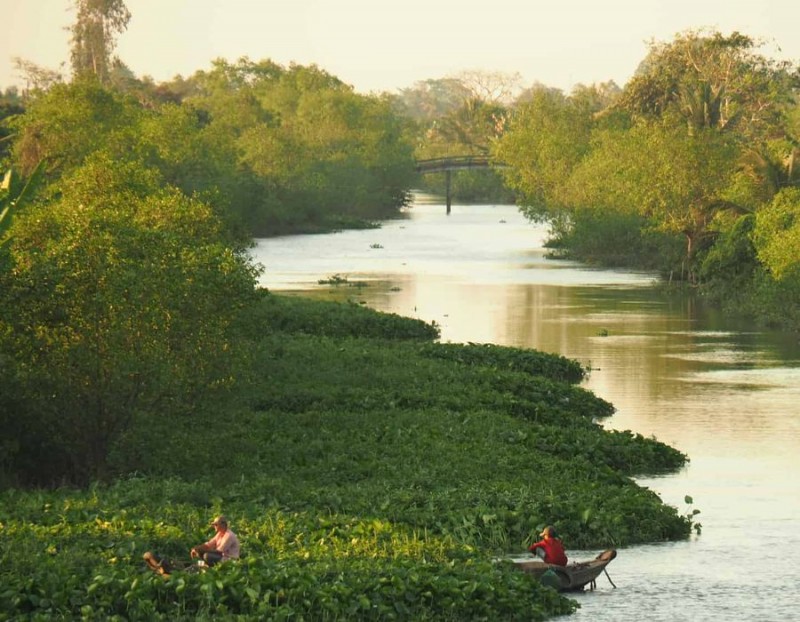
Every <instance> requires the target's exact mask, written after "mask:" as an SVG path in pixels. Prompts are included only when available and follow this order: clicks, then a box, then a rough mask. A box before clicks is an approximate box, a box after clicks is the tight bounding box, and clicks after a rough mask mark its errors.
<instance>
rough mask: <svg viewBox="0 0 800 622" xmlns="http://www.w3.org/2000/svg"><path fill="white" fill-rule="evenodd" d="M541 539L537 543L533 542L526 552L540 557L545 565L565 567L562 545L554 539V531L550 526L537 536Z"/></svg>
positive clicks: (565, 561)
mask: <svg viewBox="0 0 800 622" xmlns="http://www.w3.org/2000/svg"><path fill="white" fill-rule="evenodd" d="M539 535H540V536H542V539H541V540H539V542H534V543H533V544H531V545H530V546H529V547H528V550H529V551H530V552H531V553H533V554H534V555H536V556H537V557H542V555H544V557H543V559H544V561H545V563H546V564H556V565H557V566H566V565H567V556H566V554H565V553H564V545H563V544H561V540H560V539H559V538H558V537H556V531H555V529H553V528H552V527H551V526H550V525H548V526H547V527H545V528H544V529H543V530H542V533H540V534H539Z"/></svg>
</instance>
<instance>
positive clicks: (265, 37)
mask: <svg viewBox="0 0 800 622" xmlns="http://www.w3.org/2000/svg"><path fill="white" fill-rule="evenodd" d="M125 3H126V6H127V7H128V9H129V10H130V12H131V15H132V17H131V20H130V23H129V24H128V30H127V31H125V32H124V33H122V35H120V36H119V37H118V39H117V50H116V53H117V55H118V56H119V57H120V58H121V59H122V60H123V61H124V62H125V63H126V64H127V65H128V66H129V67H130V68H131V69H132V70H133V72H134V73H135V74H136V75H137V76H140V77H141V76H145V75H147V76H151V77H152V78H153V79H154V80H155V81H156V82H161V81H165V80H169V79H171V78H173V77H174V76H176V75H182V76H184V77H188V76H190V75H191V74H192V73H194V72H195V71H197V70H201V69H203V70H206V69H209V68H210V66H211V61H212V60H213V59H214V58H225V59H227V60H229V61H235V60H237V59H238V58H240V57H242V56H248V57H249V58H250V59H251V60H254V61H257V60H263V59H271V60H272V61H274V62H276V63H279V64H281V65H284V66H286V65H288V64H289V63H292V62H294V63H298V64H301V65H310V64H316V65H317V66H319V67H320V68H322V69H324V70H326V71H328V72H329V73H331V74H333V75H334V76H336V77H338V78H340V79H341V80H342V81H344V82H346V83H347V84H351V85H352V86H353V87H354V88H355V90H356V91H358V92H360V93H369V92H381V91H389V92H396V91H398V90H399V89H402V88H406V87H411V86H413V85H414V83H415V82H417V81H420V80H427V79H438V78H444V77H447V76H451V75H456V74H458V73H460V72H462V71H482V72H502V73H507V74H513V73H519V74H521V76H522V78H523V86H530V85H531V84H533V83H534V82H540V83H542V84H545V85H547V86H550V87H556V88H560V89H562V90H564V91H565V92H569V91H570V90H571V89H572V87H573V86H574V85H576V84H586V85H589V84H593V83H597V82H606V81H608V80H614V81H615V82H616V83H617V84H618V85H619V86H624V85H625V83H626V82H627V81H628V80H629V79H630V78H631V77H632V75H633V72H634V71H635V70H636V67H637V66H638V64H639V62H640V61H641V60H642V59H643V58H644V57H645V55H646V53H647V50H648V47H647V43H648V42H649V41H652V40H655V41H659V42H668V41H671V40H673V38H674V37H675V35H676V34H678V33H681V32H685V31H686V30H690V29H692V30H696V29H709V28H710V29H715V30H718V31H720V32H722V33H723V34H730V33H731V32H733V31H735V30H738V31H739V32H742V33H744V34H747V35H749V36H751V37H753V38H756V39H763V40H766V42H767V45H766V46H765V47H763V48H762V49H761V52H762V53H763V54H765V55H766V56H768V57H770V58H774V59H780V60H790V61H792V62H794V63H800V34H798V33H799V32H800V31H799V30H798V26H800V1H798V0H126V2H125ZM72 4H73V3H72V1H71V0H0V88H5V87H8V86H12V85H18V86H21V85H22V82H21V80H20V78H19V76H18V75H16V72H15V69H14V65H13V61H12V58H13V57H15V56H19V57H22V58H24V59H25V60H28V61H32V62H34V63H36V64H38V65H41V66H44V67H47V68H50V69H59V67H60V66H61V65H62V63H63V71H64V73H65V74H66V75H67V76H68V75H69V33H68V32H67V31H66V30H65V27H67V26H69V25H70V24H71V23H72V22H73V21H74V15H75V14H74V12H73V11H72V10H70V7H71V6H72Z"/></svg>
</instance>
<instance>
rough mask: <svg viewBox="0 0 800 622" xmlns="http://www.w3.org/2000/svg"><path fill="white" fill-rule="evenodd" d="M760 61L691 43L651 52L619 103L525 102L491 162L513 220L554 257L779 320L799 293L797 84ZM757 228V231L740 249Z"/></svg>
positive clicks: (747, 49)
mask: <svg viewBox="0 0 800 622" xmlns="http://www.w3.org/2000/svg"><path fill="white" fill-rule="evenodd" d="M757 49H758V48H757V45H756V43H755V42H754V41H753V40H752V39H750V38H749V37H747V36H744V35H742V34H739V33H732V34H731V35H729V36H724V35H722V34H720V33H716V32H710V33H698V32H687V33H684V34H682V35H679V36H677V37H676V38H675V40H674V41H672V42H669V43H664V44H655V43H654V44H653V45H652V47H651V50H650V53H649V54H648V56H647V58H645V59H644V61H643V62H642V63H641V65H640V67H639V70H638V71H637V74H636V75H635V76H634V78H633V79H632V80H631V81H630V82H629V83H628V84H626V85H625V87H624V88H623V89H622V90H621V91H620V92H616V93H614V92H602V91H601V89H598V88H597V87H593V90H594V91H595V92H594V94H591V93H590V92H589V91H587V89H577V90H576V91H575V92H574V93H572V94H571V95H570V96H565V95H563V94H561V93H559V92H553V91H548V90H544V89H542V90H539V91H538V92H535V93H533V94H532V96H531V97H530V98H529V100H528V101H526V102H524V103H521V104H520V105H519V106H518V107H516V108H515V109H514V110H513V111H512V112H513V114H512V115H511V118H510V121H509V124H508V129H507V131H506V132H504V133H503V135H502V136H501V137H500V138H499V140H498V141H496V143H495V149H494V155H495V157H497V158H498V159H500V160H502V161H503V162H505V163H507V164H508V165H509V167H508V168H506V169H503V172H504V174H505V176H506V179H507V181H508V183H509V184H510V185H511V186H512V187H514V188H516V189H517V190H518V191H519V192H520V193H521V195H522V197H523V199H522V202H523V204H524V205H523V210H524V211H525V212H526V214H527V215H528V216H530V217H531V218H536V219H540V220H545V221H549V222H551V223H553V224H554V232H555V234H556V239H555V240H554V246H556V247H559V248H560V249H562V252H566V253H568V254H571V255H572V256H574V257H576V258H579V259H584V260H592V261H596V262H599V263H606V264H612V265H628V266H642V267H648V268H656V269H659V270H661V271H663V272H664V273H665V274H669V276H670V280H683V281H685V282H687V283H689V284H691V285H693V286H697V287H698V288H699V290H700V291H701V292H702V293H705V294H707V295H709V296H710V297H713V298H715V299H717V300H719V301H724V302H725V303H727V304H728V305H729V308H735V309H738V310H739V311H746V312H748V313H750V314H751V315H755V316H757V317H759V316H760V317H761V318H767V319H770V320H778V319H779V316H780V315H781V312H780V311H778V310H777V308H776V306H775V304H776V301H777V300H778V299H780V300H782V301H787V302H788V301H789V300H792V299H793V295H794V294H793V292H794V293H796V292H797V291H798V290H799V289H800V287H798V285H797V276H796V275H794V276H793V275H792V272H791V271H789V272H785V271H784V264H787V265H791V264H793V263H794V262H796V261H797V258H798V254H797V248H796V244H792V243H791V239H792V237H791V236H792V234H791V233H790V231H791V224H790V223H791V221H792V219H793V218H794V216H793V214H796V213H797V212H798V210H800V203H798V201H797V195H796V193H793V192H792V190H793V189H792V188H791V187H792V186H797V184H798V183H800V177H798V170H799V169H798V167H797V165H796V162H797V158H798V154H800V151H799V150H798V143H799V142H800V133H799V132H798V129H799V128H800V126H798V117H799V116H800V103H799V101H798V99H797V94H798V88H799V87H800V82H798V76H799V75H800V73H798V69H797V67H796V66H793V65H792V64H790V63H785V62H777V61H773V60H771V59H770V58H768V57H766V56H763V55H761V54H759V53H758V52H757ZM590 90H592V89H590ZM777 213H780V214H781V216H780V217H779V218H778V220H773V217H772V216H770V214H777ZM754 215H755V216H756V218H757V221H758V222H759V226H758V230H757V231H756V230H752V227H751V230H752V235H748V236H745V237H740V234H741V233H742V232H743V231H744V230H745V229H746V228H747V227H746V226H745V225H744V224H743V223H744V222H751V221H752V217H753V216H754ZM768 221H769V224H767V223H768ZM778 221H780V222H778ZM776 225H777V226H776ZM732 237H735V238H737V239H736V242H735V246H736V247H737V248H738V249H739V250H740V251H741V252H737V253H736V254H735V255H731V254H730V252H728V251H729V250H731V248H732V247H731V244H732ZM679 240H682V241H683V252H682V253H676V248H677V244H679V243H680V242H679ZM786 242H790V243H788V244H786ZM745 246H749V247H750V248H749V249H746V248H745ZM725 247H727V249H728V250H725ZM778 249H780V250H778ZM723 256H724V257H725V259H724V260H723V259H722V258H723ZM778 257H779V258H778ZM732 262H733V263H732ZM734 263H735V265H733V264H734ZM723 265H724V266H725V268H726V269H723ZM730 268H732V270H728V269H730ZM796 303H797V299H794V302H793V303H792V304H790V305H789V306H790V307H791V308H794V307H796V306H797V304H796ZM782 319H783V322H784V323H787V322H788V324H789V325H790V326H792V327H793V328H795V329H797V328H798V327H800V325H798V324H797V322H796V318H794V317H793V314H792V313H790V312H788V310H787V312H785V313H783V318H782Z"/></svg>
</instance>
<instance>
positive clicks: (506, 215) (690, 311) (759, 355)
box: [252, 195, 800, 622]
mask: <svg viewBox="0 0 800 622" xmlns="http://www.w3.org/2000/svg"><path fill="white" fill-rule="evenodd" d="M405 216H406V217H405V218H403V219H400V220H392V221H387V222H384V223H383V226H382V228H380V229H376V230H367V231H346V232H341V233H334V234H325V235H303V236H285V237H280V238H272V239H262V240H256V244H255V247H254V248H253V249H252V255H253V257H254V259H255V260H256V261H257V262H259V263H261V264H262V265H263V266H264V268H265V272H264V274H263V275H262V277H261V282H262V284H263V285H264V286H266V287H268V288H269V289H271V290H273V291H295V292H302V291H305V290H314V291H315V293H316V294H319V295H324V296H330V297H331V298H332V299H351V300H354V301H357V302H359V303H361V304H365V305H367V306H369V307H371V308H374V309H378V310H380V311H387V312H392V313H398V314H400V315H405V316H409V317H416V318H420V319H423V320H425V321H428V322H430V321H435V322H436V323H437V324H438V325H439V326H440V328H441V333H442V337H441V339H442V341H445V342H446V341H451V342H474V343H495V344H500V345H509V346H517V347H526V348H535V349H538V350H543V351H547V352H555V353H559V354H562V355H564V356H567V357H570V358H574V359H577V360H578V361H580V362H581V363H582V364H584V365H590V366H591V367H592V372H591V374H590V377H589V378H588V380H587V381H586V382H585V383H584V386H585V387H586V388H588V389H590V390H591V391H593V392H594V393H596V394H597V395H599V396H600V397H602V398H604V399H606V400H608V401H610V402H612V403H613V404H614V405H615V407H616V409H617V412H616V413H615V414H614V415H613V416H612V417H610V418H609V419H608V420H606V421H604V422H603V424H604V425H605V426H606V427H608V428H614V429H621V430H632V431H634V432H639V433H641V434H643V435H645V436H655V437H656V438H658V439H659V440H661V441H664V442H665V443H668V444H670V445H672V446H674V447H676V448H677V449H679V450H681V451H682V452H684V453H686V454H688V456H689V457H690V460H691V461H690V463H689V465H688V466H687V467H686V468H684V469H683V470H682V471H680V472H679V473H676V474H673V475H668V476H664V477H658V478H640V479H637V482H638V483H639V484H640V485H642V486H646V487H648V488H650V489H652V490H654V491H655V492H657V493H658V494H659V495H660V496H661V498H662V499H663V500H664V501H665V502H666V503H668V504H670V505H672V506H674V507H676V508H677V509H678V511H680V512H681V513H686V512H689V511H691V510H694V509H698V510H700V514H698V515H697V520H699V521H700V522H701V523H702V533H701V534H700V535H693V536H692V537H691V538H690V539H689V540H686V541H684V542H677V543H658V544H651V545H644V546H635V547H629V548H625V549H621V550H620V551H619V555H618V557H617V559H616V560H614V561H613V562H612V563H611V564H610V565H609V566H608V573H609V576H610V578H611V579H612V580H613V583H614V585H616V588H615V587H613V586H612V584H611V583H610V582H609V581H608V580H607V579H606V577H605V576H603V575H601V576H600V578H599V579H598V581H597V589H596V590H594V591H590V592H586V593H583V594H578V595H576V596H574V598H575V599H576V600H577V601H578V602H579V603H580V605H581V608H580V609H579V611H578V612H577V613H576V614H574V615H572V616H570V617H569V618H568V619H570V620H592V621H600V620H608V621H614V622H617V621H628V620H630V621H633V620H636V621H640V620H659V621H661V620H663V621H667V620H669V621H673V620H675V621H678V620H691V621H696V620H709V621H716V620H721V621H727V620H731V621H733V620H736V621H740V620H759V621H767V620H768V621H773V620H774V621H776V622H777V621H784V620H800V591H799V590H800V339H799V338H798V336H795V335H787V334H780V333H776V332H769V331H764V330H758V329H756V328H753V327H752V326H749V325H748V324H746V323H743V322H736V321H733V320H731V319H726V318H724V317H722V316H721V315H720V314H719V313H717V312H714V311H713V310H711V309H707V308H704V307H703V305H701V304H699V303H698V302H697V301H694V300H690V299H685V298H676V297H672V298H668V297H665V296H663V295H661V294H659V293H658V292H657V291H656V290H655V289H654V288H653V287H652V285H653V283H654V281H655V276H654V275H652V274H648V273H637V272H631V271H615V270H596V269H591V268H587V267H585V266H582V265H581V264H578V263H574V262H568V261H553V260H548V259H546V257H545V255H546V251H545V250H544V249H543V248H542V244H543V241H544V240H545V239H546V229H545V228H544V227H542V226H540V225H534V224H531V223H528V222H527V221H526V220H525V219H524V218H523V217H522V216H521V215H520V214H519V212H518V210H517V208H516V207H514V206H510V205H497V206H492V205H472V206H460V205H454V206H453V208H452V212H451V213H450V214H449V215H447V214H446V209H445V207H444V205H443V203H442V202H441V200H439V199H437V198H435V197H427V196H424V195H418V196H417V197H416V200H415V203H414V205H413V206H412V207H411V208H410V209H409V210H407V213H406V214H405ZM334 275H338V276H339V277H341V278H343V279H347V281H348V283H349V284H350V285H347V284H345V285H340V286H338V287H332V286H330V285H319V284H318V281H319V280H320V279H329V278H330V277H332V276H334ZM354 283H363V284H364V286H363V287H354V286H353V284H354ZM687 495H689V496H690V497H691V498H692V500H693V503H692V504H691V505H688V504H687V503H686V500H685V498H686V496H687ZM552 522H554V523H556V524H557V523H558V517H552ZM565 544H566V546H567V549H568V551H567V552H568V554H569V555H570V558H571V559H575V560H578V559H588V558H591V557H593V556H594V555H596V554H597V552H598V551H574V550H570V549H569V541H568V539H567V541H566V542H565ZM520 548H522V547H520Z"/></svg>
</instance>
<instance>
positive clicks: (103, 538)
mask: <svg viewBox="0 0 800 622" xmlns="http://www.w3.org/2000/svg"><path fill="white" fill-rule="evenodd" d="M259 298H260V301H259V302H258V304H257V305H256V306H255V307H249V308H248V309H247V310H246V312H245V314H246V316H247V317H248V318H250V321H249V322H248V325H249V328H248V331H249V333H250V335H251V337H255V336H260V337H258V338H257V341H258V342H259V344H260V345H259V348H258V354H257V358H256V359H255V360H254V362H253V369H255V370H256V375H255V377H254V378H253V380H252V382H251V383H250V384H249V385H248V386H247V387H239V391H240V394H239V395H238V397H237V399H235V400H230V401H227V402H219V401H217V402H213V403H208V404H205V405H204V404H198V405H197V407H196V409H195V410H194V411H193V412H191V413H188V412H182V411H180V410H178V411H170V413H169V416H164V417H161V418H157V419H155V418H153V419H140V420H138V422H137V424H136V425H133V426H132V427H131V428H130V430H129V431H128V433H127V434H126V435H125V438H124V439H122V440H120V442H118V443H117V444H116V445H115V447H114V450H113V452H112V456H111V461H110V470H111V472H113V473H116V474H117V477H116V478H115V479H114V480H113V481H114V483H112V484H110V485H93V486H91V487H89V488H88V489H83V490H71V489H67V488H64V489H59V490H55V491H52V492H44V491H38V492H37V491H31V492H21V491H15V490H13V489H9V490H6V491H5V492H4V493H2V494H1V495H0V541H2V547H0V550H1V551H2V554H1V555H2V559H1V560H0V561H2V563H0V578H1V579H2V583H3V589H2V590H0V604H2V607H0V609H2V611H4V612H6V614H5V615H6V616H17V615H32V616H33V615H36V614H41V615H43V616H53V617H57V616H66V617H70V616H84V617H88V618H108V617H110V616H112V615H118V616H124V617H126V618H127V619H137V620H138V619H141V620H144V619H159V618H161V619H179V618H182V617H183V618H186V619H189V618H192V619H194V618H196V617H200V618H204V617H209V618H210V617H213V616H219V615H239V616H242V618H243V619H258V618H263V617H265V616H266V617H274V618H276V619H282V618H284V617H285V618H288V617H292V616H295V617H296V616H300V615H301V616H304V617H307V618H309V619H329V618H337V617H338V618H343V617H351V618H352V617H356V618H359V619H391V618H395V619H453V620H456V619H486V618H495V619H496V618H502V619H520V620H523V619H525V620H531V619H533V620H536V619H544V618H546V617H549V616H551V615H553V614H557V613H566V612H569V611H570V610H572V608H573V607H574V604H573V603H571V602H570V601H568V600H565V599H563V598H561V597H559V596H557V595H556V594H555V593H554V592H552V591H549V590H547V589H546V588H543V587H541V586H538V585H537V584H536V583H535V582H534V581H533V580H531V579H530V578H529V577H528V576H527V575H524V574H523V573H521V572H519V571H518V570H516V569H514V568H513V566H511V565H510V564H506V563H498V562H495V561H492V560H493V559H494V558H495V557H497V556H498V555H503V554H505V553H509V552H519V551H522V550H523V549H524V547H525V545H526V544H527V543H529V542H531V541H532V539H533V538H535V537H536V534H537V533H538V532H539V531H540V530H541V527H542V526H543V525H544V524H546V523H550V522H554V523H555V524H556V525H557V527H558V528H559V529H560V531H561V533H562V534H563V537H564V539H565V541H566V542H567V545H568V547H569V548H587V547H603V548H604V547H607V546H612V545H615V546H624V545H625V544H631V543H635V542H642V541H658V540H665V539H676V538H681V537H685V536H686V535H687V534H688V531H689V528H690V521H689V519H687V518H686V517H683V516H680V515H679V514H678V513H677V512H676V510H675V509H674V508H670V507H668V506H665V505H663V503H662V502H661V501H660V499H659V498H658V497H657V495H655V494H654V493H652V492H650V491H648V490H645V489H641V488H640V487H638V486H636V485H635V484H634V483H633V481H632V480H631V479H630V475H633V474H637V473H654V472H660V471H665V470H674V469H676V468H679V467H680V466H681V465H682V464H683V463H684V461H685V457H684V456H682V455H681V454H680V453H679V452H677V451H675V450H673V449H671V448H669V447H667V446H665V445H663V444H661V443H659V442H657V441H655V440H653V439H646V438H642V437H641V436H638V435H632V434H630V433H628V432H615V433H609V432H605V431H603V429H602V427H600V426H599V425H598V424H597V423H596V422H595V421H596V420H598V419H601V418H602V417H604V416H606V415H608V414H609V413H610V412H611V409H610V405H608V404H607V403H605V402H603V401H602V400H599V399H598V398H596V397H594V396H592V395H591V394H590V393H588V392H586V391H584V390H582V389H580V388H579V387H577V386H575V385H574V384H572V383H571V382H566V381H565V380H564V379H563V377H564V375H565V372H566V373H567V375H570V376H573V378H572V380H573V381H576V380H578V378H577V377H576V376H575V372H577V371H578V370H579V369H580V368H579V367H574V366H573V364H570V363H569V362H567V361H566V360H564V359H563V358H562V357H558V356H554V355H545V354H537V353H532V352H529V351H526V350H520V349H515V348H502V347H497V346H491V347H487V346H480V345H478V344H473V345H465V346H457V345H454V344H447V345H446V346H443V350H442V353H443V356H437V355H436V354H437V349H438V344H435V343H432V342H431V341H430V339H431V338H432V337H431V335H430V331H431V327H430V326H427V325H425V324H424V323H422V322H420V321H419V320H411V319H407V318H401V317H399V316H392V315H383V314H378V313H375V312H372V311H368V310H366V309H363V308H361V307H358V306H354V305H349V304H345V305H339V304H337V303H331V302H320V301H310V300H304V299H300V298H297V297H291V298H290V297H282V296H276V295H275V294H269V293H265V292H262V293H261V295H260V296H259ZM303 317H307V318H308V321H305V322H304V321H303V320H302V318H303ZM324 317H328V318H329V324H330V326H328V327H326V326H325V325H324V321H323V320H322V318H324ZM368 317H369V318H372V323H371V322H370V320H368V319H367V318H368ZM282 327H283V328H282ZM284 328H285V330H284ZM365 330H367V331H370V332H371V333H372V334H373V336H371V337H363V336H359V335H360V334H361V333H362V332H363V331H365ZM381 331H382V332H383V335H384V336H383V337H379V336H378V334H379V333H380V332H381ZM434 332H435V331H434ZM325 335H327V336H325ZM426 335H427V337H426ZM400 336H407V338H401V337H400ZM547 359H550V360H549V361H547ZM126 474H127V475H126ZM221 511H224V512H225V513H227V514H228V515H230V516H231V517H232V519H233V526H234V530H235V531H237V533H238V534H239V535H240V537H241V539H242V541H243V544H244V551H245V557H244V559H243V560H242V561H240V562H238V563H231V564H230V565H224V566H222V567H220V568H219V569H214V570H211V571H208V572H206V573H204V574H199V575H188V574H182V573H176V574H174V575H173V577H172V578H170V579H169V580H168V581H164V580H162V579H161V578H160V577H157V576H156V575H153V574H152V573H150V572H149V571H148V570H145V567H144V564H143V562H142V561H141V556H142V554H143V553H144V551H146V550H156V551H158V552H160V553H162V554H164V555H167V556H168V557H172V558H175V559H185V556H186V551H187V550H188V548H189V546H191V545H192V544H195V543H197V542H198V541H201V540H204V539H205V538H206V537H207V533H206V530H207V528H205V527H204V525H206V524H207V519H208V516H210V515H211V514H215V513H219V512H221Z"/></svg>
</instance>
